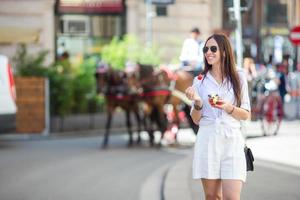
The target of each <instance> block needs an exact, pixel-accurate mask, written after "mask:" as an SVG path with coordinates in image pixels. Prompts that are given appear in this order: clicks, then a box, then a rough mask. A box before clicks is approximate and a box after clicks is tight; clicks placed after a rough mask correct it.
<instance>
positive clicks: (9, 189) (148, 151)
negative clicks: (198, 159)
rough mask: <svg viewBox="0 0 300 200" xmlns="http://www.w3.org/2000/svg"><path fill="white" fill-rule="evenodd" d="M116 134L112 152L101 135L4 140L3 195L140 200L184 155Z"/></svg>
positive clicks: (25, 199) (39, 199)
mask: <svg viewBox="0 0 300 200" xmlns="http://www.w3.org/2000/svg"><path fill="white" fill-rule="evenodd" d="M111 138H112V140H111V144H110V148H109V149H107V150H102V149H100V144H101V140H100V137H89V138H73V139H53V140H37V141H1V142H0V160H1V162H0V169H1V170H0V199H1V200H21V199H22V200H43V199H49V200H50V199H53V200H54V199H64V200H67V199H72V200H74V199H85V200H88V199H89V200H92V199H98V200H99V199H103V200H110V199H111V200H116V199H124V200H126V199H127V200H138V199H141V198H140V195H141V194H140V191H141V190H142V187H143V182H145V181H146V179H147V177H148V176H149V175H150V174H152V173H153V172H154V171H155V170H157V169H158V168H160V167H162V166H163V165H165V164H169V165H170V164H172V163H173V162H174V161H176V160H178V159H180V158H182V157H183V155H179V154H173V153H168V152H165V151H161V150H158V149H156V148H149V147H148V146H146V145H145V146H142V147H132V148H130V149H129V148H127V147H126V142H127V138H126V136H125V137H124V136H123V135H119V136H115V137H111ZM158 195H159V194H158Z"/></svg>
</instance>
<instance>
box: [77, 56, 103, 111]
mask: <svg viewBox="0 0 300 200" xmlns="http://www.w3.org/2000/svg"><path fill="white" fill-rule="evenodd" d="M96 63H97V59H96V58H93V57H91V58H88V59H87V60H85V61H84V62H83V63H82V64H81V65H80V66H79V68H78V71H77V73H76V75H75V79H74V82H73V87H74V100H75V102H76V105H77V106H76V107H74V112H76V113H78V112H79V113H82V112H85V111H87V110H90V108H89V103H90V102H91V101H93V99H94V98H95V96H97V93H96V80H95V77H94V74H95V70H96Z"/></svg>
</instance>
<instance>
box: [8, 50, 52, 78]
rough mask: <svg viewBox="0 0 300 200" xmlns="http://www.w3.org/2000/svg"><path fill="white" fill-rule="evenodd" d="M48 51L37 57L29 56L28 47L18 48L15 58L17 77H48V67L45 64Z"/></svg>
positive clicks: (39, 53)
mask: <svg viewBox="0 0 300 200" xmlns="http://www.w3.org/2000/svg"><path fill="white" fill-rule="evenodd" d="M47 55H48V51H40V52H38V53H37V54H36V55H28V53H27V49H26V45H25V44H21V45H19V46H18V47H17V52H16V55H15V56H14V57H13V61H14V63H15V68H16V70H17V75H20V76H47V71H48V70H47V68H46V67H47V66H46V65H45V64H44V62H45V59H46V56H47Z"/></svg>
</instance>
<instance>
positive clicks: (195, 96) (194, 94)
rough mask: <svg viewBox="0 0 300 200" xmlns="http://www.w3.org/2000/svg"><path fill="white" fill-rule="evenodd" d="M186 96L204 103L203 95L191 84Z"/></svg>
mask: <svg viewBox="0 0 300 200" xmlns="http://www.w3.org/2000/svg"><path fill="white" fill-rule="evenodd" d="M185 95H186V97H187V98H188V99H189V100H191V101H200V102H201V103H202V99H201V97H200V96H199V95H198V93H197V92H196V91H195V89H194V88H193V87H192V86H191V87H188V88H187V89H186V90H185Z"/></svg>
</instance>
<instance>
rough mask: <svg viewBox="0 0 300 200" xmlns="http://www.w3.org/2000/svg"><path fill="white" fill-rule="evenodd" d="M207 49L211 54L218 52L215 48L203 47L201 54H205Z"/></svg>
mask: <svg viewBox="0 0 300 200" xmlns="http://www.w3.org/2000/svg"><path fill="white" fill-rule="evenodd" d="M209 49H210V51H211V52H213V53H216V52H217V51H218V47H217V46H210V47H208V46H206V47H203V49H202V51H203V53H207V52H208V50H209Z"/></svg>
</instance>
